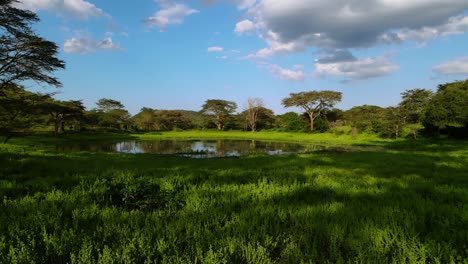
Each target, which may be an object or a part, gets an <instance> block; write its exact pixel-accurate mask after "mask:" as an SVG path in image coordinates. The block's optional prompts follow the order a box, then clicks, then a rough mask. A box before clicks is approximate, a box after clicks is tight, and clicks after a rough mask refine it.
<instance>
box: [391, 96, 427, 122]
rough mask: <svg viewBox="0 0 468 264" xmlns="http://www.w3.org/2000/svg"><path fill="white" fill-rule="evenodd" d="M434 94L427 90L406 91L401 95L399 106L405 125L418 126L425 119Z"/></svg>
mask: <svg viewBox="0 0 468 264" xmlns="http://www.w3.org/2000/svg"><path fill="white" fill-rule="evenodd" d="M432 96H434V93H433V92H432V91H430V90H425V89H412V90H406V91H404V92H403V93H401V97H402V101H401V102H400V104H399V106H400V108H401V110H402V112H403V114H404V119H405V120H404V121H405V123H410V124H416V123H420V122H421V121H422V120H423V119H424V111H425V109H426V107H427V105H428V103H429V101H430V100H431V98H432Z"/></svg>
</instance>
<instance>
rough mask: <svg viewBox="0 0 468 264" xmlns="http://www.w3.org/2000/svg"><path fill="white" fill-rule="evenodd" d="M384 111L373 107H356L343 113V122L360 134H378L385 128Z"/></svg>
mask: <svg viewBox="0 0 468 264" xmlns="http://www.w3.org/2000/svg"><path fill="white" fill-rule="evenodd" d="M385 115H386V111H385V109H384V108H382V107H379V106H374V105H362V106H356V107H353V108H351V109H349V110H348V111H346V112H345V113H344V118H345V120H346V121H347V122H348V123H349V124H350V125H351V126H353V127H355V128H357V129H358V130H359V131H360V132H367V133H380V132H382V131H383V130H384V129H383V127H384V126H385V124H384V122H385Z"/></svg>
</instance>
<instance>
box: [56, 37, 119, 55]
mask: <svg viewBox="0 0 468 264" xmlns="http://www.w3.org/2000/svg"><path fill="white" fill-rule="evenodd" d="M63 49H64V51H65V52H66V53H78V54H89V53H94V52H96V51H98V50H113V51H120V50H122V48H121V47H120V46H119V45H118V44H115V43H114V42H113V41H112V38H110V37H108V38H105V39H103V40H101V41H97V40H94V39H91V38H85V37H82V38H71V39H68V40H66V41H65V43H64V45H63Z"/></svg>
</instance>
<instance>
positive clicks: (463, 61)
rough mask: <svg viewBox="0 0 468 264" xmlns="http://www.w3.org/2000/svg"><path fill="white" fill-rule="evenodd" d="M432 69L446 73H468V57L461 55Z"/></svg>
mask: <svg viewBox="0 0 468 264" xmlns="http://www.w3.org/2000/svg"><path fill="white" fill-rule="evenodd" d="M432 70H433V71H435V72H437V73H439V74H444V75H453V74H468V57H460V58H457V59H454V60H451V61H447V62H444V63H442V64H440V65H437V66H435V67H434V68H432Z"/></svg>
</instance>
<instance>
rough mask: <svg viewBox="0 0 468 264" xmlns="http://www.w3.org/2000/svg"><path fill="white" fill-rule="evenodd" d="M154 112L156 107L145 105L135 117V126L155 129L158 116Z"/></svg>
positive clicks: (147, 129)
mask: <svg viewBox="0 0 468 264" xmlns="http://www.w3.org/2000/svg"><path fill="white" fill-rule="evenodd" d="M154 112H155V110H154V109H151V108H148V107H143V108H142V109H141V110H140V112H139V113H138V114H136V115H135V116H134V117H133V121H134V123H135V126H136V127H137V128H138V129H142V130H146V131H151V130H153V129H154V128H155V125H156V116H155V113H154Z"/></svg>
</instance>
